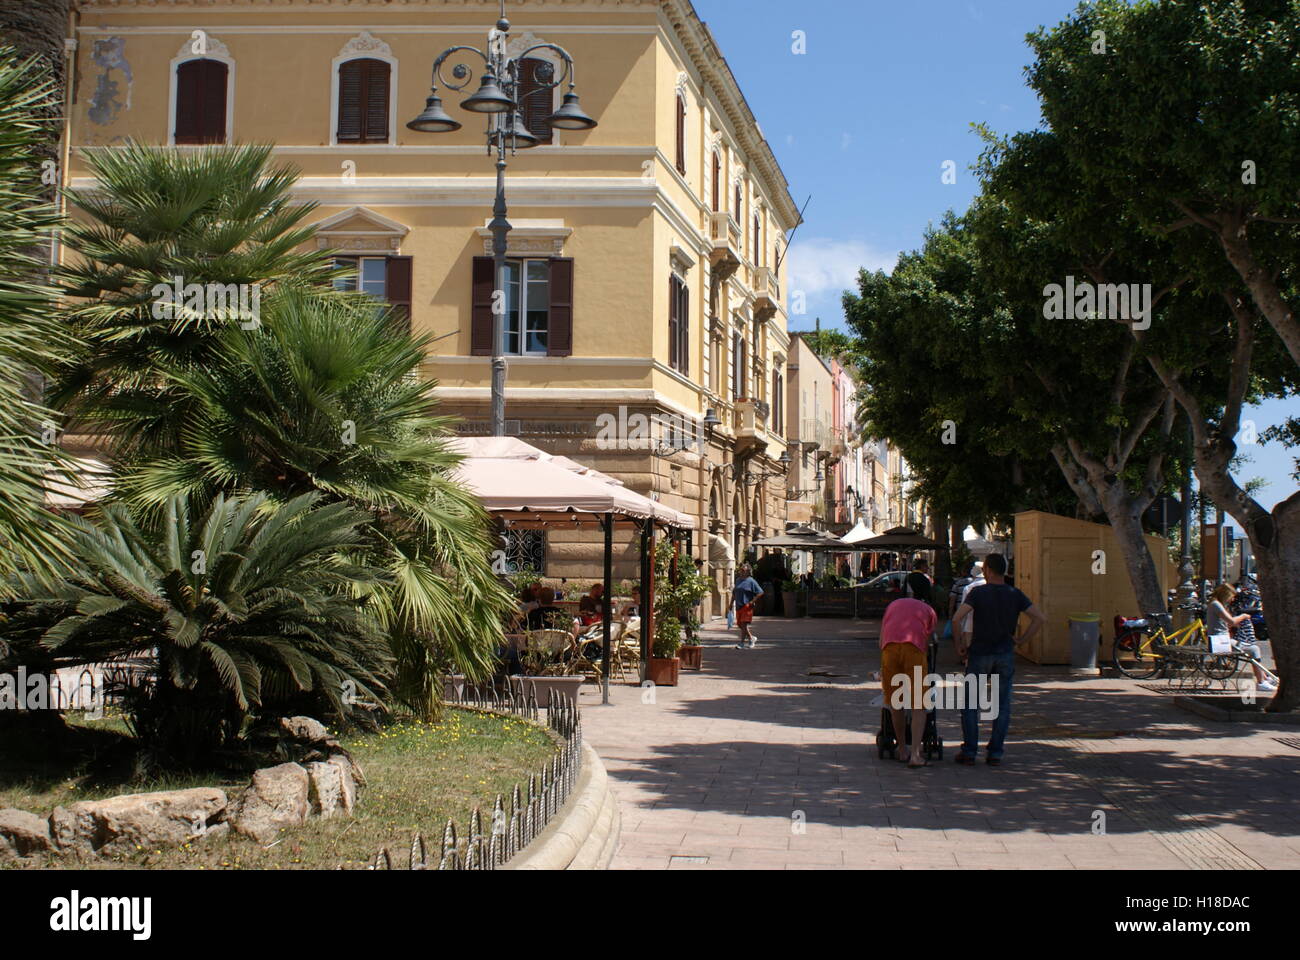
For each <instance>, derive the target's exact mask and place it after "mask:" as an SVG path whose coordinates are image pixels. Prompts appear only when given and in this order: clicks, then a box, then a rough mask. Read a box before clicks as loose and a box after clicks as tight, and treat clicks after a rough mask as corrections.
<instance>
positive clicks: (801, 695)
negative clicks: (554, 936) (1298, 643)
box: [580, 618, 1300, 870]
mask: <svg viewBox="0 0 1300 960" xmlns="http://www.w3.org/2000/svg"><path fill="white" fill-rule="evenodd" d="M877 625H878V622H877V621H849V620H830V619H815V620H780V619H768V618H760V619H759V620H758V621H756V623H755V632H756V633H757V635H758V637H759V646H758V648H757V649H756V650H736V649H734V646H733V645H734V642H735V640H734V634H728V633H727V632H726V630H725V624H723V622H722V621H715V627H714V628H712V629H709V630H707V631H706V632H705V651H704V670H703V672H700V673H696V672H693V671H683V673H682V683H681V684H680V685H679V686H677V687H660V688H658V689H656V690H654V691H653V693H654V696H653V702H644V701H645V700H647V699H649V697H648V696H647V692H646V691H643V690H642V689H641V688H639V687H637V686H635V685H615V686H614V687H613V688H612V690H611V701H612V703H611V705H610V706H608V707H606V706H602V705H601V703H600V695H599V691H598V689H596V688H595V687H591V686H588V687H586V688H584V690H583V692H582V695H581V697H580V705H581V707H582V710H583V728H584V732H585V735H586V738H587V740H588V741H589V742H590V743H591V744H592V746H594V747H595V748H596V750H597V752H599V753H600V755H601V757H602V758H603V760H604V762H605V765H606V767H607V769H608V770H609V773H610V777H611V780H612V782H613V784H614V787H615V791H616V793H617V796H618V798H619V802H620V807H621V812H622V817H623V834H622V838H621V840H620V845H619V850H618V854H617V856H616V858H615V860H614V867H615V868H617V869H674V870H676V869H684V870H701V869H703V870H710V869H712V870H716V869H791V870H800V869H827V868H831V869H860V868H868V869H935V868H968V867H969V868H975V869H986V868H1001V869H1024V868H1033V869H1041V868H1059V869H1067V870H1068V869H1098V868H1130V869H1148V868H1171V869H1225V868H1226V869H1260V868H1263V869H1276V868H1287V867H1289V868H1297V867H1300V752H1298V751H1297V750H1296V749H1294V748H1293V747H1292V746H1290V745H1288V744H1286V743H1283V742H1280V741H1279V739H1278V738H1279V734H1282V733H1284V732H1286V731H1285V730H1283V729H1279V728H1278V727H1275V726H1267V725H1262V724H1261V725H1256V724H1250V723H1221V722H1215V721H1211V720H1204V719H1202V718H1200V717H1196V716H1194V715H1192V714H1189V713H1186V712H1184V711H1182V710H1180V709H1178V708H1177V707H1175V706H1174V704H1173V701H1172V698H1171V697H1169V696H1164V695H1161V694H1160V693H1158V692H1156V691H1154V690H1151V689H1143V688H1141V687H1139V686H1138V685H1137V684H1135V683H1133V682H1132V681H1128V680H1123V679H1107V678H1079V677H1075V676H1071V675H1070V673H1069V671H1068V669H1065V668H1060V667H1038V666H1035V665H1034V664H1031V663H1029V662H1027V661H1023V660H1022V661H1020V663H1019V664H1018V666H1017V675H1016V690H1015V701H1014V704H1013V716H1012V722H1011V734H1010V737H1009V739H1008V742H1007V753H1006V757H1005V761H1004V764H1003V765H1002V766H1001V767H997V768H993V767H988V766H986V765H985V764H984V763H983V756H982V755H981V758H980V763H978V764H977V765H976V766H974V767H961V766H958V765H957V764H955V763H953V762H952V757H953V756H954V755H955V753H956V750H957V748H958V746H959V741H960V733H959V722H958V719H957V715H956V713H955V712H947V711H941V712H940V719H939V724H940V733H941V735H942V736H943V738H944V741H945V750H944V758H943V760H942V761H939V760H936V761H933V762H932V763H931V764H930V766H929V767H926V768H924V769H921V770H909V769H907V768H906V766H905V765H904V764H901V763H899V762H897V761H893V760H881V759H879V758H877V756H876V749H875V732H876V729H877V727H878V722H879V721H878V718H879V707H878V706H872V705H871V701H872V698H874V697H876V696H878V693H879V691H878V686H877V684H876V683H875V682H874V681H872V679H871V676H872V673H873V672H874V671H875V670H877V669H878V666H879V652H878V650H877V648H876V639H875V638H876V629H877ZM944 654H945V656H943V657H941V659H940V664H939V669H940V672H943V673H947V672H950V671H953V670H955V669H956V668H955V664H954V663H953V662H952V661H951V654H950V652H949V651H947V650H945V651H944ZM810 674H811V675H810ZM824 674H831V676H825V675H824ZM982 733H983V734H984V735H985V736H987V724H985V725H984V730H983V731H982ZM1096 811H1102V812H1103V813H1104V815H1105V832H1104V833H1101V834H1099V833H1095V832H1094V829H1093V825H1094V822H1096V820H1097V819H1098V818H1097V814H1096Z"/></svg>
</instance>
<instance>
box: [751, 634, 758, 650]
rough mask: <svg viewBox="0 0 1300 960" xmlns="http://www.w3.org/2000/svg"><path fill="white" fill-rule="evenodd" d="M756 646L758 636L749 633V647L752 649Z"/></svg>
mask: <svg viewBox="0 0 1300 960" xmlns="http://www.w3.org/2000/svg"><path fill="white" fill-rule="evenodd" d="M756 646H758V637H756V636H754V635H753V634H752V633H751V634H750V635H749V649H751V650H753V649H754V648H755V647H756Z"/></svg>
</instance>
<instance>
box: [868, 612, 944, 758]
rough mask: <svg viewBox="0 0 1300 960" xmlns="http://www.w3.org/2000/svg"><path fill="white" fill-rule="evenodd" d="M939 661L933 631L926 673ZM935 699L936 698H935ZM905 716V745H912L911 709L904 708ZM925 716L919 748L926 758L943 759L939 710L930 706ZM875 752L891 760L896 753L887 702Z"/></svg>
mask: <svg viewBox="0 0 1300 960" xmlns="http://www.w3.org/2000/svg"><path fill="white" fill-rule="evenodd" d="M938 661H939V638H938V637H936V636H935V635H934V634H933V633H932V634H930V643H929V646H928V649H927V651H926V657H925V664H926V665H925V669H926V673H928V674H931V675H934V674H935V673H937V672H938V671H937V670H936V665H937V664H938ZM936 699H937V698H936ZM903 714H904V716H905V717H906V720H907V722H906V726H905V728H904V729H905V736H906V737H907V745H908V746H911V745H912V711H911V710H904V711H903ZM927 714H928V715H927V716H926V718H925V731H924V732H923V733H922V734H921V750H922V752H923V753H924V754H925V759H927V760H942V759H943V738H942V737H940V736H939V711H938V708H937V705H936V707H932V708H931V709H930V710H929V711H927ZM876 753H877V754H878V755H879V757H880V759H882V760H883V759H885V758H886V757H889V758H890V759H891V760H892V759H893V758H894V757H896V756H897V755H898V740H897V738H896V737H895V736H894V721H893V718H892V716H891V715H890V710H889V704H888V703H886V704H885V705H884V706H883V707H881V709H880V731H879V732H878V733H877V734H876Z"/></svg>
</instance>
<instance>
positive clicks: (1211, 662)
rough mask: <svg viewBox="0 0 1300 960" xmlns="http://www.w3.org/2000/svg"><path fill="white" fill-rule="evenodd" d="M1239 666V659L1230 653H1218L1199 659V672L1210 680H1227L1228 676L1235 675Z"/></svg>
mask: <svg viewBox="0 0 1300 960" xmlns="http://www.w3.org/2000/svg"><path fill="white" fill-rule="evenodd" d="M1240 666H1241V661H1240V660H1239V659H1238V658H1237V657H1236V656H1234V655H1232V654H1220V655H1218V656H1211V657H1203V658H1202V659H1201V672H1202V673H1204V674H1205V675H1206V676H1207V677H1209V678H1210V679H1211V680H1227V679H1228V678H1229V677H1235V676H1236V675H1237V670H1238V668H1240Z"/></svg>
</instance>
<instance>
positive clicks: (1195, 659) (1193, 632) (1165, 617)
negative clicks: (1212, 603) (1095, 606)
mask: <svg viewBox="0 0 1300 960" xmlns="http://www.w3.org/2000/svg"><path fill="white" fill-rule="evenodd" d="M1181 609H1184V610H1188V611H1190V612H1191V613H1193V615H1194V616H1193V619H1192V622H1191V623H1189V624H1187V626H1185V627H1180V628H1179V629H1177V630H1173V629H1172V627H1173V617H1171V616H1170V615H1169V614H1167V613H1150V614H1147V616H1146V617H1144V618H1141V619H1137V620H1130V619H1126V618H1123V617H1117V618H1116V625H1115V627H1116V631H1115V646H1114V650H1113V652H1112V654H1111V662H1112V664H1113V665H1114V667H1115V669H1116V671H1118V672H1119V673H1120V674H1122V675H1123V676H1126V677H1129V678H1131V679H1133V680H1150V679H1151V678H1152V677H1158V676H1163V675H1164V674H1165V673H1166V672H1170V671H1173V670H1179V671H1185V670H1199V671H1200V672H1201V673H1204V674H1205V675H1206V676H1207V677H1209V678H1210V679H1211V680H1226V679H1228V678H1229V677H1232V676H1234V675H1235V674H1236V673H1237V670H1238V669H1240V666H1241V663H1240V661H1241V659H1242V657H1241V655H1239V654H1237V653H1235V652H1233V651H1223V652H1216V651H1214V650H1213V648H1212V646H1211V643H1210V636H1209V633H1208V632H1207V631H1206V629H1205V621H1204V619H1203V616H1204V614H1205V607H1204V606H1202V605H1201V604H1198V603H1191V604H1186V605H1184V606H1183V607H1182V608H1181Z"/></svg>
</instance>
